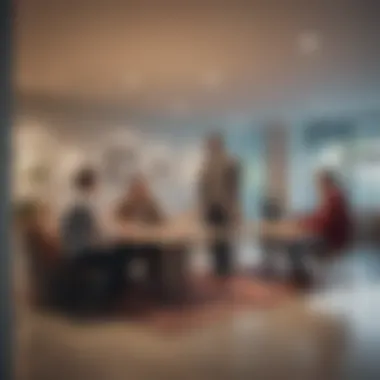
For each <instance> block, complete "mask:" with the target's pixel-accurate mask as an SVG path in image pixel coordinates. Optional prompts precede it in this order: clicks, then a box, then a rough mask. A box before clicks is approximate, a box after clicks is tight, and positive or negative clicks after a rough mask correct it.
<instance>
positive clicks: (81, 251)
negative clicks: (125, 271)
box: [60, 168, 111, 309]
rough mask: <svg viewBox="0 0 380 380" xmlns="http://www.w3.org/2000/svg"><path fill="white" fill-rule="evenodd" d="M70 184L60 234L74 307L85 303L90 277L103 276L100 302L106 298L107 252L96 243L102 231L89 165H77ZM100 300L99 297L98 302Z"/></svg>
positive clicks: (69, 297) (95, 179)
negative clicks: (70, 197)
mask: <svg viewBox="0 0 380 380" xmlns="http://www.w3.org/2000/svg"><path fill="white" fill-rule="evenodd" d="M73 185H74V189H75V191H76V198H75V200H74V202H73V204H72V205H71V206H70V207H69V208H68V209H67V210H66V212H65V213H64V215H63V217H62V220H61V225H60V234H61V240H62V249H63V253H64V255H65V260H66V262H67V265H66V267H67V273H66V276H69V277H70V281H71V282H70V284H69V285H68V294H67V297H66V298H67V301H68V302H69V303H70V304H71V306H73V307H74V309H75V308H82V307H85V306H84V303H85V302H87V301H89V298H90V297H89V296H88V292H90V293H91V290H90V289H89V288H91V286H90V285H88V284H90V283H92V277H97V278H98V277H101V278H102V279H104V282H105V283H106V285H105V286H104V292H102V294H103V295H104V300H103V301H104V303H105V299H106V298H107V297H108V298H109V295H110V286H111V285H110V276H111V260H110V256H111V255H110V254H109V253H110V252H108V250H107V249H103V248H102V247H101V245H100V243H101V242H102V239H103V235H104V234H103V231H102V228H101V221H100V218H99V216H98V215H97V213H96V212H95V210H96V194H97V190H98V177H97V174H96V172H95V171H94V170H92V169H91V168H84V169H81V170H80V171H79V172H78V173H77V174H76V176H75V178H74V183H73ZM90 280H91V281H90ZM94 282H95V281H94ZM87 285H88V287H86V286H87ZM91 294H92V293H91ZM94 297H95V298H96V296H94ZM103 301H102V302H103ZM94 302H95V301H94ZM102 302H100V301H99V304H101V303H102Z"/></svg>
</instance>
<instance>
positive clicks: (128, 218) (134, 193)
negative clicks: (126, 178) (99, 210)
mask: <svg viewBox="0 0 380 380" xmlns="http://www.w3.org/2000/svg"><path fill="white" fill-rule="evenodd" d="M116 219H117V220H119V221H120V222H133V223H141V224H146V225H150V226H151V225H156V224H159V223H161V222H163V221H164V219H165V217H164V215H163V212H162V210H161V208H160V207H159V205H158V203H157V201H156V200H155V199H154V197H153V194H152V192H151V190H150V188H149V186H148V183H147V181H146V180H145V178H144V177H143V176H136V177H135V178H134V179H133V180H132V183H131V184H130V186H129V187H128V189H127V192H126V194H125V195H124V197H123V199H122V200H121V202H120V204H119V205H118V207H117V209H116Z"/></svg>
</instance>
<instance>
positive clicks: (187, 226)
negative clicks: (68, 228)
mask: <svg viewBox="0 0 380 380" xmlns="http://www.w3.org/2000/svg"><path fill="white" fill-rule="evenodd" d="M228 235H230V238H231V239H240V238H248V239H249V238H252V240H253V239H254V237H258V238H259V239H271V240H277V241H281V242H289V241H295V240H299V239H302V238H304V237H305V236H307V234H306V233H305V231H304V230H303V229H302V228H301V227H300V226H299V225H298V224H297V223H295V222H292V221H282V222H260V223H257V222H256V223H246V224H244V225H241V226H239V227H236V228H230V229H229V230H226V229H222V230H215V229H210V228H206V227H205V226H204V225H202V223H200V222H197V221H196V220H185V221H173V222H170V223H167V224H165V225H162V226H159V227H147V226H141V225H135V224H134V225H132V224H125V225H122V224H120V225H118V226H117V231H115V234H114V238H116V239H117V240H118V241H122V242H125V243H138V244H141V243H142V244H154V245H160V246H162V247H163V248H164V249H163V250H162V251H163V287H164V296H165V298H166V299H167V300H171V301H178V300H181V299H183V298H184V295H185V293H186V292H187V290H188V276H187V274H188V271H187V268H188V256H189V252H191V251H192V250H193V249H194V247H195V246H199V245H206V244H207V243H208V242H210V241H213V240H214V239H218V238H221V239H225V238H226V237H227V236H228Z"/></svg>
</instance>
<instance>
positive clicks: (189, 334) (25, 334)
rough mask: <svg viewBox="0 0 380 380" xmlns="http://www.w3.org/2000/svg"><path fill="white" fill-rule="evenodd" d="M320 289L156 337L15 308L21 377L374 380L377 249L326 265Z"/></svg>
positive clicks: (377, 375) (125, 325)
mask: <svg viewBox="0 0 380 380" xmlns="http://www.w3.org/2000/svg"><path fill="white" fill-rule="evenodd" d="M336 267H337V268H338V271H337V272H339V273H335V274H334V276H332V277H334V278H336V279H337V280H336V281H335V283H333V284H332V285H330V287H331V288H330V289H329V290H324V291H321V292H319V293H316V294H313V295H309V296H300V295H299V296H295V297H294V299H292V300H290V301H289V302H288V303H286V305H282V306H281V307H279V308H276V309H275V310H262V311H260V310H257V309H253V310H250V309H244V310H240V311H238V310H237V311H236V312H234V313H231V316H230V317H229V318H228V319H220V320H219V319H215V321H212V322H210V323H208V324H207V325H204V326H203V327H199V328H198V329H192V330H191V331H190V330H183V331H181V332H180V333H177V334H174V335H173V334H172V335H165V334H160V332H159V331H154V330H150V329H146V325H144V324H142V323H139V322H136V321H134V322H132V321H122V322H120V321H119V322H113V323H107V324H105V323H98V324H96V323H93V324H78V323H76V324H74V323H73V322H68V321H65V320H63V319H59V318H53V317H51V316H48V315H37V314H33V313H32V312H31V311H30V310H29V311H28V310H24V311H23V312H22V313H21V314H19V315H20V321H19V329H18V333H19V334H18V335H19V342H21V343H20V344H19V346H18V359H19V360H18V362H19V363H20V365H19V366H18V369H19V371H18V373H19V378H20V379H21V378H22V380H24V379H25V380H29V379H30V380H45V379H54V380H61V379H62V380H63V379H71V380H76V379H78V380H79V379H87V378H88V379H93V380H98V379H107V380H111V379H112V380H113V379H115V380H118V379H132V380H135V379H136V380H139V379H148V380H149V379H168V380H170V379H185V380H186V379H205V380H210V379H269V380H272V379H273V380H276V379H285V380H286V379H292V380H297V379H300V380H313V379H333V380H338V379H340V378H341V379H353V380H355V379H374V380H378V379H380V361H379V360H378V359H377V356H378V354H377V353H378V352H380V323H379V320H380V252H379V256H377V253H376V252H375V251H374V250H365V249H358V250H356V251H355V252H352V254H350V255H349V256H348V257H347V258H346V259H345V260H344V262H342V263H339V264H337V265H336Z"/></svg>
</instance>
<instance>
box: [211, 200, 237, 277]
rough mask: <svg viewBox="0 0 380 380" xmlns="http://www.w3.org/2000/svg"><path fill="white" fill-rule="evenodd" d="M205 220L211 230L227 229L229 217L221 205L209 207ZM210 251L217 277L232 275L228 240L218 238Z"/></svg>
mask: <svg viewBox="0 0 380 380" xmlns="http://www.w3.org/2000/svg"><path fill="white" fill-rule="evenodd" d="M205 220H206V223H207V225H208V226H210V227H211V228H228V226H229V225H230V216H229V215H228V212H227V211H226V209H225V208H224V207H223V206H222V205H217V204H215V205H211V206H209V207H207V208H206V212H205ZM210 250H211V252H212V255H213V257H214V268H215V272H216V274H217V275H218V276H221V277H224V276H229V275H231V274H232V244H231V241H230V240H229V239H228V238H225V239H223V238H220V237H219V238H218V239H216V240H215V241H214V242H213V243H211V247H210Z"/></svg>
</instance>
